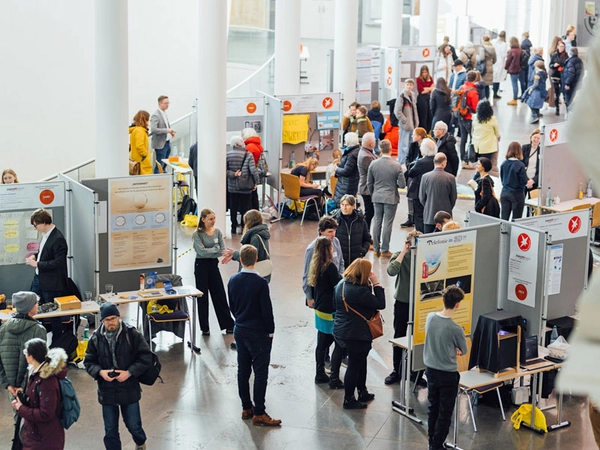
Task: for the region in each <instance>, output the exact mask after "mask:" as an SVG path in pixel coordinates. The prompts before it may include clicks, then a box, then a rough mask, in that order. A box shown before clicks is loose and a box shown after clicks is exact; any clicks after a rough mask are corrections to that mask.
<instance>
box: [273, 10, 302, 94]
mask: <svg viewBox="0 0 600 450" xmlns="http://www.w3.org/2000/svg"><path fill="white" fill-rule="evenodd" d="M274 92H275V95H285V94H288V95H289V94H297V93H299V92H300V0H277V2H276V3H275V86H274Z"/></svg>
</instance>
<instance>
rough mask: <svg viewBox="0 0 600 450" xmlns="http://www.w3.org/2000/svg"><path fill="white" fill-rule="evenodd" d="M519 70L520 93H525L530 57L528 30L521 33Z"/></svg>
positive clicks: (530, 45)
mask: <svg viewBox="0 0 600 450" xmlns="http://www.w3.org/2000/svg"><path fill="white" fill-rule="evenodd" d="M521 38H522V39H521V61H519V63H520V64H521V72H520V74H519V81H520V83H521V95H522V94H523V93H525V90H526V89H527V85H528V84H529V59H530V58H531V47H532V44H531V41H530V40H529V31H526V32H524V33H523V34H522V35H521Z"/></svg>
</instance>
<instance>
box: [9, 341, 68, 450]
mask: <svg viewBox="0 0 600 450" xmlns="http://www.w3.org/2000/svg"><path fill="white" fill-rule="evenodd" d="M48 358H49V359H50V362H44V363H42V364H41V365H40V367H39V368H38V370H37V371H36V372H34V373H32V374H31V375H30V376H29V380H28V381H27V387H26V389H25V394H26V396H27V397H28V398H29V406H25V405H23V406H21V407H20V408H19V411H18V412H17V414H18V415H19V416H20V417H22V418H23V419H25V423H24V424H23V448H24V449H42V448H43V449H44V450H62V449H63V448H64V447H65V430H64V428H63V427H62V424H61V423H60V419H61V417H62V410H61V405H60V400H61V394H60V387H59V384H58V383H59V381H58V380H59V379H62V378H65V377H66V376H67V368H66V367H67V354H66V353H65V351H64V350H63V349H62V348H53V349H50V351H48ZM40 399H44V401H43V402H42V401H40Z"/></svg>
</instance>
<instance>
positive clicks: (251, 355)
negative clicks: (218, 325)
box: [227, 244, 281, 426]
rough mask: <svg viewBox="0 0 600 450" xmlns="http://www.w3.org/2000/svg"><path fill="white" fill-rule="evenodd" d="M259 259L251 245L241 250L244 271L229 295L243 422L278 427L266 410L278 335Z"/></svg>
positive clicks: (231, 282)
mask: <svg viewBox="0 0 600 450" xmlns="http://www.w3.org/2000/svg"><path fill="white" fill-rule="evenodd" d="M257 257H258V252H257V250H256V248H255V247H254V246H252V245H250V244H246V245H243V246H242V248H241V249H240V261H241V262H242V270H241V271H240V272H238V273H236V274H235V275H233V276H232V277H231V278H230V280H229V284H228V285H227V291H228V293H229V303H230V305H231V312H232V313H233V316H234V317H235V329H234V337H235V342H236V344H237V361H238V373H237V382H238V393H239V396H240V400H241V401H242V419H244V420H249V419H252V423H253V424H254V425H263V426H278V425H281V420H278V419H272V418H271V417H270V416H269V415H268V414H267V412H266V410H265V395H266V392H267V381H268V378H269V363H270V361H271V348H272V346H273V333H275V320H274V318H273V306H272V304H271V296H270V294H269V284H268V283H267V281H266V280H265V279H264V278H263V277H261V276H260V274H259V273H258V272H257V271H256V270H254V265H255V264H256V260H257ZM253 370H254V403H253V402H252V398H251V397H250V376H251V375H252V371H253Z"/></svg>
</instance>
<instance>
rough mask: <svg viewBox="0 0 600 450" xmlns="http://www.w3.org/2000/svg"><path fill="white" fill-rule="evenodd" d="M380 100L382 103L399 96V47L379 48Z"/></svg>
mask: <svg viewBox="0 0 600 450" xmlns="http://www.w3.org/2000/svg"><path fill="white" fill-rule="evenodd" d="M379 59H380V65H379V102H380V103H381V105H382V109H383V105H385V104H386V102H387V101H388V100H391V99H395V98H396V97H398V92H399V81H400V50H399V49H397V48H380V49H379Z"/></svg>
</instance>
